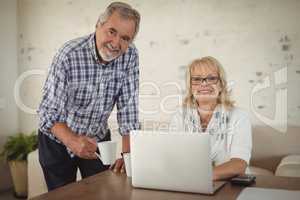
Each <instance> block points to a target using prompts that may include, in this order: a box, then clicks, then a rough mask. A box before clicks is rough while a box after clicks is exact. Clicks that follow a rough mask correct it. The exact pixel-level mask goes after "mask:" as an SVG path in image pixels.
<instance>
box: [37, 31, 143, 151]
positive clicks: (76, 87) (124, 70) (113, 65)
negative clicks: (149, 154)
mask: <svg viewBox="0 0 300 200" xmlns="http://www.w3.org/2000/svg"><path fill="white" fill-rule="evenodd" d="M138 90H139V63H138V52H137V49H136V48H135V47H134V45H130V46H129V47H128V49H127V51H126V53H124V54H123V55H121V56H120V57H118V58H117V59H115V60H113V61H111V62H109V63H108V64H106V65H104V64H101V63H100V61H99V58H98V56H97V53H96V44H95V34H94V33H93V34H91V35H88V36H85V37H81V38H78V39H75V40H72V41H69V42H67V43H66V44H65V45H63V47H62V48H61V49H60V50H59V51H58V53H57V54H56V56H55V57H54V59H53V62H52V65H51V67H50V70H49V73H48V77H47V79H46V82H45V85H44V88H43V98H42V102H41V104H40V106H39V109H38V115H39V120H40V123H39V129H40V130H41V132H42V133H44V134H46V135H47V136H48V137H50V138H51V139H53V140H55V141H57V142H58V143H61V142H60V141H59V140H58V139H57V138H56V137H55V136H54V135H53V134H52V133H51V131H50V129H51V127H52V126H53V125H54V123H56V122H63V123H66V124H67V126H68V127H69V128H70V129H71V130H72V131H73V132H75V133H76V134H79V135H87V136H91V137H93V136H97V138H99V139H103V138H104V137H105V134H106V131H107V119H108V117H109V115H110V113H111V111H112V109H113V107H114V105H115V104H116V106H117V120H118V124H119V131H120V134H121V135H126V134H128V133H129V131H130V130H135V129H138V128H139V120H138ZM70 154H72V153H71V152H70Z"/></svg>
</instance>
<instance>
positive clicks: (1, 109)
mask: <svg viewBox="0 0 300 200" xmlns="http://www.w3.org/2000/svg"><path fill="white" fill-rule="evenodd" d="M0 36H1V37H0V52H1V53H0V69H1V72H0V151H1V150H2V147H3V144H4V142H5V140H6V138H7V136H9V135H13V134H15V133H17V132H18V111H17V106H16V104H15V103H14V102H15V101H14V97H13V92H12V91H13V88H14V83H15V81H16V79H17V75H18V65H17V51H18V50H17V1H16V0H0ZM9 187H11V178H10V174H9V173H8V167H7V165H6V164H3V162H2V161H0V191H1V190H5V189H7V188H9Z"/></svg>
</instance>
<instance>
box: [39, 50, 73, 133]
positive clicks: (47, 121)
mask: <svg viewBox="0 0 300 200" xmlns="http://www.w3.org/2000/svg"><path fill="white" fill-rule="evenodd" d="M67 66H68V62H67V59H66V57H65V56H64V54H63V52H61V53H58V54H57V55H56V56H55V57H54V59H53V62H52V64H51V67H50V71H49V73H48V77H47V79H46V83H45V86H44V88H43V98H42V102H41V104H40V107H39V109H38V114H39V119H40V125H39V127H40V130H41V131H42V132H43V133H46V134H47V133H48V134H49V133H51V131H50V129H51V128H52V126H53V125H54V123H56V122H66V111H65V108H66V102H67V98H68V97H67V96H68V95H67V84H68V81H67V80H68V78H67ZM50 137H54V136H53V135H50Z"/></svg>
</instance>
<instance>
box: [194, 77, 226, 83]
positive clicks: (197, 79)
mask: <svg viewBox="0 0 300 200" xmlns="http://www.w3.org/2000/svg"><path fill="white" fill-rule="evenodd" d="M219 80H220V78H219V77H218V76H207V77H205V78H202V77H200V76H192V77H191V83H192V85H200V84H202V83H203V82H204V81H205V82H206V83H207V84H209V85H213V84H217V83H218V81H219Z"/></svg>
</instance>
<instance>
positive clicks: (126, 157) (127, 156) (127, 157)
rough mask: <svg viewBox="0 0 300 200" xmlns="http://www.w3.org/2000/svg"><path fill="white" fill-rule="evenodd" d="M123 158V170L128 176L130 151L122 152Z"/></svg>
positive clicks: (129, 175)
mask: <svg viewBox="0 0 300 200" xmlns="http://www.w3.org/2000/svg"><path fill="white" fill-rule="evenodd" d="M123 160H124V163H125V170H126V174H127V176H128V177H131V157H130V153H123Z"/></svg>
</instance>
